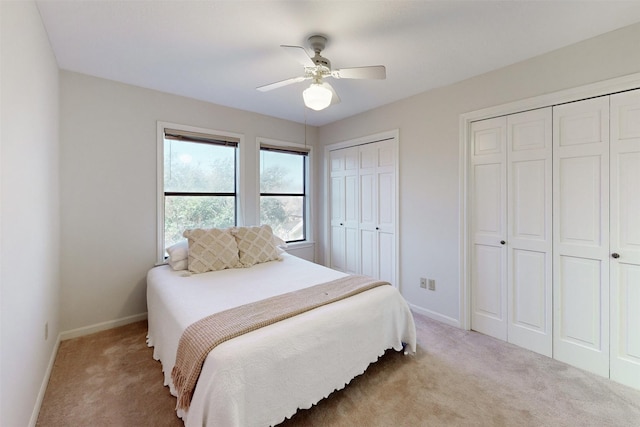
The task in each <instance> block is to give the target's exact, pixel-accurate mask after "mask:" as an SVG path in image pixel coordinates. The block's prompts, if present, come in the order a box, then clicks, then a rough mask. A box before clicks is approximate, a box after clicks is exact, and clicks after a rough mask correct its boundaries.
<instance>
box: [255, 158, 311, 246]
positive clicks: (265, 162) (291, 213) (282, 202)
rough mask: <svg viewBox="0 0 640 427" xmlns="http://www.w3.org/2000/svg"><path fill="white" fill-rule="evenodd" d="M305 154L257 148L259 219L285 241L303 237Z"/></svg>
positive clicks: (299, 239)
mask: <svg viewBox="0 0 640 427" xmlns="http://www.w3.org/2000/svg"><path fill="white" fill-rule="evenodd" d="M305 163H306V155H305V154H302V153H300V154H298V153H290V152H282V151H268V150H264V149H263V150H260V223H261V224H269V225H270V226H271V228H272V229H273V232H274V234H275V235H277V236H278V237H280V238H281V239H283V240H285V241H287V242H295V241H301V240H304V239H305V222H304V220H305V218H304V216H305V215H304V214H305V201H304V199H305Z"/></svg>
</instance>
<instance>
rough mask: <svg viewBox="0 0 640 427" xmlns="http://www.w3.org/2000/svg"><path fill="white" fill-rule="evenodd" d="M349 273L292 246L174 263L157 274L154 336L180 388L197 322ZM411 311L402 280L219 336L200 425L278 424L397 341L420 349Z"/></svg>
mask: <svg viewBox="0 0 640 427" xmlns="http://www.w3.org/2000/svg"><path fill="white" fill-rule="evenodd" d="M344 276H346V275H345V274H344V273H341V272H338V271H335V270H332V269H329V268H326V267H323V266H320V265H317V264H314V263H311V262H308V261H305V260H303V259H300V258H297V257H295V256H293V255H290V254H287V253H283V254H281V255H280V256H279V260H275V261H269V262H263V263H258V264H255V265H253V266H251V267H249V268H229V269H223V270H219V271H210V272H205V273H201V274H190V273H189V272H188V271H185V270H178V271H176V270H174V269H172V268H171V267H170V266H168V265H163V266H159V267H155V268H153V269H151V270H150V271H149V272H148V274H147V304H148V322H149V331H148V337H147V342H148V345H149V346H151V347H153V357H154V358H155V359H156V360H159V361H160V362H161V364H162V369H163V372H164V384H165V385H166V386H168V387H169V389H170V391H171V393H172V394H173V395H176V387H175V385H174V384H173V381H172V378H171V372H172V369H173V368H174V365H175V363H176V352H177V349H178V344H179V341H180V337H181V335H182V334H183V332H184V331H185V329H186V328H187V327H189V325H191V324H193V323H194V322H197V321H198V320H200V319H202V318H204V317H206V316H209V315H210V314H212V313H216V312H220V311H223V310H226V309H229V308H231V307H235V306H241V305H244V304H249V303H253V302H255V301H258V300H262V299H265V298H269V297H272V296H274V295H280V294H284V293H287V292H291V291H296V290H298V289H302V288H304V287H309V286H313V285H318V284H321V283H324V282H329V281H333V280H336V279H340V278H341V277H344ZM415 346H416V334H415V325H414V321H413V317H412V315H411V312H410V310H409V308H408V306H407V304H406V302H405V301H404V299H403V297H402V296H401V295H400V293H399V292H398V290H397V289H396V288H395V287H393V286H389V285H385V286H378V287H375V288H373V289H370V290H367V291H364V292H362V293H359V294H357V295H353V296H350V297H349V298H346V299H343V300H340V301H336V302H333V303H331V304H328V305H324V306H322V307H319V308H315V309H313V310H310V311H307V312H305V313H302V314H298V315H296V316H294V317H291V318H288V319H284V320H282V321H279V322H277V323H274V324H271V325H268V326H265V327H263V328H260V329H257V330H254V331H251V332H248V333H246V334H244V335H241V336H238V337H236V338H233V339H231V340H229V341H226V342H223V343H221V344H220V345H218V346H216V347H215V348H214V349H213V350H212V351H211V352H209V353H208V355H207V356H206V359H205V362H204V365H203V366H202V371H201V373H200V376H199V379H198V382H197V385H196V387H195V390H194V392H193V398H192V400H191V403H190V406H189V407H188V410H183V409H179V408H178V409H177V414H178V416H179V417H180V418H182V419H183V421H184V423H185V425H186V426H187V427H190V426H225V427H227V426H268V425H276V424H279V423H281V422H282V421H284V420H285V419H287V418H289V417H291V416H292V415H293V414H295V413H296V411H297V410H298V409H307V408H310V407H311V406H312V405H314V404H316V403H317V402H319V401H320V400H321V399H323V398H325V397H327V396H328V395H329V394H330V393H332V392H333V391H335V390H339V389H342V388H344V387H345V385H346V384H348V383H349V382H350V381H351V380H352V379H353V378H354V377H356V376H357V375H360V374H362V373H363V372H364V371H365V370H366V368H367V366H368V365H369V364H371V363H373V362H375V361H376V360H377V359H378V357H380V356H382V355H383V354H384V352H385V351H386V350H388V349H391V348H393V349H395V350H397V351H405V353H413V352H415Z"/></svg>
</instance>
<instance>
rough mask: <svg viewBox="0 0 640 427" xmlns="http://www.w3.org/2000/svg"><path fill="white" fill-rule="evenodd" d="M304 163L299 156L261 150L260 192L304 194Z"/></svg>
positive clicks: (303, 157)
mask: <svg viewBox="0 0 640 427" xmlns="http://www.w3.org/2000/svg"><path fill="white" fill-rule="evenodd" d="M304 161H305V156H302V155H299V154H289V153H279V152H277V151H264V150H260V192H261V193H298V194H304Z"/></svg>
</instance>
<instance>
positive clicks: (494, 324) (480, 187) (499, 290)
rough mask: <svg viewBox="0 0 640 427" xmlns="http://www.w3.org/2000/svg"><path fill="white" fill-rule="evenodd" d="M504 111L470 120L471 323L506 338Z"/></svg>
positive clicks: (489, 333)
mask: <svg viewBox="0 0 640 427" xmlns="http://www.w3.org/2000/svg"><path fill="white" fill-rule="evenodd" d="M506 128H507V119H506V117H498V118H495V119H488V120H483V121H480V122H474V123H472V124H471V177H470V181H471V209H472V212H471V239H472V241H471V328H472V329H473V330H475V331H478V332H482V333H483V334H487V335H491V336H493V337H496V338H499V339H502V340H506V339H507V250H506V245H505V244H506V241H505V240H506V236H507V232H506V231H507V230H506V228H507V224H506V213H507V206H506V198H507V187H506V145H507V144H506Z"/></svg>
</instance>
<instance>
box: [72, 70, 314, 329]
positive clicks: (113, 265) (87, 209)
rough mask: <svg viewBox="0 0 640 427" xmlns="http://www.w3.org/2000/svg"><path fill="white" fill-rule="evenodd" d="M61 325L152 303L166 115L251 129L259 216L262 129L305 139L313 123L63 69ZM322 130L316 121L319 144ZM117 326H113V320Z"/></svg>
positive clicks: (245, 208) (245, 212)
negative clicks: (159, 140) (160, 133)
mask: <svg viewBox="0 0 640 427" xmlns="http://www.w3.org/2000/svg"><path fill="white" fill-rule="evenodd" d="M60 88H61V89H60V90H61V104H60V105H61V132H60V135H61V152H60V165H61V188H62V193H61V203H62V264H61V265H62V293H61V328H62V330H63V331H67V332H69V331H73V330H75V329H77V328H85V327H87V326H92V325H97V324H101V323H103V322H107V323H109V322H113V321H116V320H118V319H125V320H126V319H127V318H130V317H131V316H134V318H135V316H138V315H140V314H144V313H145V312H146V273H147V271H148V270H149V269H150V268H151V267H153V265H154V263H155V260H156V123H157V121H164V122H171V123H177V124H182V125H189V126H195V127H201V128H207V129H212V130H219V131H226V132H234V133H238V134H242V135H243V136H244V139H243V141H242V143H241V147H240V153H241V154H240V155H241V167H242V172H241V177H242V181H241V182H240V193H241V207H242V208H241V209H242V212H241V219H240V221H241V223H244V224H249V225H251V224H256V223H257V221H258V218H259V214H258V209H257V207H258V203H257V201H258V199H257V194H258V193H257V191H258V188H257V180H258V176H257V159H258V157H257V146H256V138H257V137H263V138H269V139H276V140H282V141H292V142H303V141H304V132H305V128H304V125H301V124H299V123H293V122H287V121H284V120H280V119H275V118H271V117H267V116H263V115H259V114H255V113H249V112H245V111H240V110H235V109H231V108H226V107H221V106H217V105H213V104H208V103H205V102H201V101H196V100H193V99H188V98H183V97H179V96H174V95H169V94H166V93H160V92H156V91H153V90H149V89H143V88H139V87H135V86H129V85H125V84H121V83H116V82H113V81H109V80H104V79H100V78H95V77H90V76H87V75H83V74H77V73H72V72H68V71H62V72H61V78H60ZM316 135H317V130H316V129H315V128H309V129H307V139H308V143H309V144H310V145H313V144H314V142H315V139H316ZM103 326H108V325H103Z"/></svg>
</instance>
